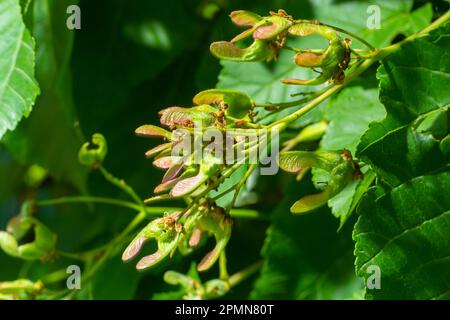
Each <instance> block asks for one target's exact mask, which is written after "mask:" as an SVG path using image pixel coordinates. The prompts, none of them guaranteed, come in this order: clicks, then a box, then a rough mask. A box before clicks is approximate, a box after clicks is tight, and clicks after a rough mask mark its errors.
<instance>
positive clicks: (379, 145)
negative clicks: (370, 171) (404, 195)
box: [357, 24, 450, 186]
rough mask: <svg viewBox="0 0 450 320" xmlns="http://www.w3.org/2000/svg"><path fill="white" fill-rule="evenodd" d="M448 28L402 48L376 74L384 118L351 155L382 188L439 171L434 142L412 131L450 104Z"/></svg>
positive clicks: (442, 157)
mask: <svg viewBox="0 0 450 320" xmlns="http://www.w3.org/2000/svg"><path fill="white" fill-rule="evenodd" d="M449 34H450V25H449V24H447V26H446V27H442V28H440V29H438V30H436V31H435V32H433V33H432V34H431V35H430V36H427V37H422V38H419V39H417V40H415V41H414V42H412V43H409V44H406V45H405V46H404V47H403V48H402V49H401V50H400V51H398V52H396V53H394V54H393V55H391V56H390V57H388V58H387V59H386V60H385V61H384V62H383V66H382V67H380V69H379V70H378V78H379V80H380V100H381V102H382V103H383V104H384V105H385V107H386V110H387V116H386V118H385V119H384V120H383V121H381V122H375V123H372V124H371V125H370V129H369V130H368V131H367V132H366V133H365V134H364V136H363V137H362V139H361V143H360V144H359V146H358V152H357V155H358V157H359V158H361V159H363V160H364V161H365V162H367V163H369V164H370V165H371V166H372V167H373V168H374V169H375V171H376V172H377V174H378V175H379V176H380V177H381V178H382V179H383V180H385V181H386V182H387V183H388V184H390V185H392V186H395V185H398V184H400V183H402V182H403V181H406V180H408V179H410V178H412V177H415V176H419V175H422V174H425V173H427V172H431V171H433V170H436V169H438V168H442V167H444V166H445V165H446V164H447V163H448V158H446V157H445V155H443V154H442V152H441V150H440V149H439V141H437V140H436V139H435V138H434V137H433V136H432V134H430V133H428V132H420V131H418V130H416V128H417V119H418V118H419V117H420V116H422V115H424V114H427V113H429V112H431V111H433V110H437V109H439V108H444V107H446V106H447V105H448V104H449V103H450V95H449V94H448V88H449V87H450V75H449V72H450V54H449V52H450V42H449V41H448V36H449Z"/></svg>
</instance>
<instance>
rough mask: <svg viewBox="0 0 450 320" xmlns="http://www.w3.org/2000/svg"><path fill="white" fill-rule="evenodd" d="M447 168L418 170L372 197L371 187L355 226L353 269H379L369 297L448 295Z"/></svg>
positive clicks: (360, 271) (449, 182)
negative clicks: (378, 279)
mask: <svg viewBox="0 0 450 320" xmlns="http://www.w3.org/2000/svg"><path fill="white" fill-rule="evenodd" d="M448 190H450V173H449V172H446V173H441V174H438V175H434V176H423V177H419V178H416V179H413V180H412V181H410V182H408V183H405V184H402V185H400V186H399V187H397V188H394V189H393V190H392V191H391V192H390V193H388V194H386V195H384V196H382V197H380V198H377V197H376V195H375V194H374V192H370V193H369V195H368V196H367V198H366V199H365V200H364V201H363V204H362V205H361V207H360V208H359V210H358V212H359V214H360V215H361V216H360V218H359V220H358V223H357V224H356V226H355V230H354V234H353V238H354V239H355V241H356V248H355V255H356V271H357V274H358V275H359V276H361V277H364V278H365V279H366V280H367V278H368V277H369V276H370V275H371V273H370V272H369V273H368V272H367V268H368V267H369V266H371V265H376V266H378V267H379V268H380V271H381V289H371V290H370V289H367V290H366V297H367V298H371V299H445V298H447V299H448V298H450V294H449V288H450V259H449V256H450V234H449V232H448V231H449V228H450V198H449V197H446V196H444V195H445V194H448Z"/></svg>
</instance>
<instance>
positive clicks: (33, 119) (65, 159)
mask: <svg viewBox="0 0 450 320" xmlns="http://www.w3.org/2000/svg"><path fill="white" fill-rule="evenodd" d="M396 1H399V2H404V3H405V5H406V6H407V7H408V6H409V4H411V6H412V9H413V10H415V9H417V8H420V7H421V6H423V5H424V4H425V2H426V1H402V0H392V1H384V2H385V3H395V2H396ZM354 2H355V1H353V2H352V1H346V0H334V1H332V0H311V1H308V0H297V1H289V0H260V1H248V0H247V1H244V0H229V1H227V0H215V1H212V0H204V1H195V0H178V1H177V0H165V1H148V0H132V1H124V0H109V1H102V0H95V1H93V0H81V1H78V2H77V1H75V0H53V1H52V0H33V1H31V2H30V4H29V7H28V10H27V11H26V14H25V22H26V25H27V27H28V28H29V29H30V31H31V32H32V34H33V36H34V38H35V40H36V77H37V80H38V82H39V84H40V89H41V94H40V95H39V96H38V98H37V101H36V104H35V106H34V108H33V111H32V112H31V114H30V116H29V117H28V118H27V119H24V120H23V121H22V122H21V123H20V124H19V126H18V128H17V130H15V131H14V132H10V133H8V134H7V135H6V136H5V138H4V139H3V140H2V142H1V144H0V229H4V226H5V225H6V223H7V221H8V220H9V219H10V218H11V217H12V216H13V215H15V214H17V213H18V212H19V210H20V205H21V203H23V201H24V200H26V199H36V198H39V199H49V198H54V197H59V196H64V195H76V194H95V195H99V196H109V197H113V198H126V196H125V195H123V194H122V193H120V192H118V191H117V190H116V189H114V188H113V187H111V186H110V185H109V184H108V183H106V182H105V181H104V180H103V178H102V177H101V176H100V174H99V173H98V172H91V173H89V172H88V171H87V170H86V169H85V168H84V167H82V166H81V165H79V164H78V160H77V153H78V150H79V147H80V146H81V144H82V143H83V142H84V141H85V140H87V139H88V138H89V137H90V136H91V135H92V134H93V133H95V132H100V133H102V134H103V135H104V136H105V137H106V139H107V141H108V146H109V151H108V156H107V158H106V161H105V167H106V168H108V169H109V170H110V171H111V172H113V173H114V174H115V175H116V176H118V177H120V178H124V179H125V180H126V181H127V182H128V183H129V184H130V185H132V186H133V187H134V188H135V190H136V191H137V192H138V193H139V194H140V195H141V197H143V198H145V197H147V196H150V195H151V193H152V190H153V188H154V186H155V185H156V184H157V183H158V181H160V179H161V177H162V173H161V172H159V171H157V170H155V169H154V168H153V167H152V165H151V161H149V160H147V159H146V158H145V156H144V153H145V151H146V150H148V149H149V148H150V147H151V146H152V145H154V144H155V143H156V142H153V141H148V140H145V139H142V138H137V137H135V135H134V129H135V128H137V127H138V126H140V125H142V124H147V123H154V124H157V123H158V120H159V119H158V111H159V110H160V109H162V108H165V107H168V106H172V105H178V106H190V105H191V100H192V97H193V96H194V95H195V94H196V93H197V92H198V91H201V90H204V89H208V88H213V87H215V86H216V84H217V82H218V77H219V73H220V72H221V69H222V66H221V64H220V62H219V61H218V60H217V59H215V58H214V57H213V56H212V55H211V54H210V52H209V45H210V43H211V42H212V41H217V40H225V39H227V40H228V39H231V38H232V37H233V36H234V35H235V34H236V33H237V32H238V31H239V29H238V28H236V27H235V26H233V25H232V24H231V23H230V21H229V18H228V14H229V13H230V12H231V11H233V10H237V9H246V10H251V11H255V12H257V13H259V14H262V15H264V14H267V13H268V12H269V11H270V10H277V9H279V8H283V9H285V10H286V11H287V12H288V13H290V14H291V15H294V16H295V17H296V18H305V19H312V18H315V17H324V16H325V17H330V19H334V21H335V22H336V23H338V24H339V25H340V26H347V27H348V25H350V28H352V27H351V24H352V23H353V24H355V23H356V22H355V19H353V17H352V16H351V15H349V14H348V12H345V11H338V13H336V14H335V15H334V16H329V14H330V13H329V12H328V11H329V10H328V9H329V8H328V6H330V5H335V6H340V5H342V4H343V5H346V3H354ZM356 2H359V1H356ZM361 2H364V5H365V6H367V3H368V2H367V1H361ZM378 2H380V1H378ZM381 2H383V1H381ZM428 2H430V3H432V6H433V10H434V12H435V13H436V12H440V11H444V10H445V9H446V3H445V2H444V1H440V0H436V1H428ZM71 4H78V5H79V6H80V8H81V30H68V29H67V28H66V19H67V17H68V14H67V13H66V9H67V7H68V6H69V5H71ZM394 6H395V5H394ZM406 10H409V8H407V9H406ZM327 15H328V16H327ZM356 20H357V19H356ZM325 22H328V20H325ZM402 36H404V35H402V34H401V33H400V34H393V35H390V37H389V39H388V41H387V42H388V43H389V42H391V41H395V39H396V37H400V38H401V37H402ZM264 68H266V69H267V71H268V72H269V73H271V72H272V71H273V68H274V66H273V65H267V66H265V67H264ZM373 71H374V70H372V73H371V74H370V75H368V76H367V83H370V80H373V79H374V78H373V74H374V72H373ZM271 74H272V73H271ZM274 74H275V75H274V79H276V78H280V77H279V76H278V75H277V74H276V72H275V73H274ZM254 80H255V82H257V81H259V79H257V78H255V79H254ZM252 81H253V80H252V79H251V77H250V82H252ZM250 85H251V83H250ZM368 85H369V84H368ZM259 90H264V88H263V87H261V88H260V89H259ZM283 94H284V96H285V97H287V96H288V94H287V92H285V93H283ZM283 94H281V96H283ZM300 188H304V189H305V190H306V188H308V186H302V187H299V186H298V185H296V184H295V182H293V181H292V179H290V178H289V179H287V177H286V176H285V175H281V176H277V177H264V178H263V179H260V180H259V183H258V186H257V193H258V194H260V195H264V196H263V197H260V198H259V199H258V201H257V202H256V203H255V204H253V206H252V208H254V209H258V210H260V211H261V212H262V214H263V215H266V216H267V217H268V219H269V216H271V215H272V214H273V213H274V212H275V214H276V212H281V213H282V214H288V203H289V201H291V200H292V199H295V198H296V197H298V196H297V195H298V194H299V193H301V192H305V190H303V189H302V190H301V189H300ZM286 190H294V191H293V192H291V193H294V195H293V196H291V195H289V192H286ZM289 197H291V198H292V199H286V200H284V201H283V203H280V199H285V198H289ZM283 206H284V207H283ZM323 211H324V212H321V213H318V214H317V215H316V216H318V217H319V218H317V217H313V218H306V219H307V220H308V219H309V220H308V221H306V220H305V221H306V222H304V223H302V224H298V225H296V226H297V227H298V228H297V229H292V232H293V233H302V232H305V233H307V232H308V231H309V230H311V228H312V230H315V229H314V228H317V230H320V232H322V234H320V237H321V239H325V240H324V241H329V242H336V243H340V242H339V241H341V242H342V243H344V245H345V246H348V248H349V249H348V250H346V251H345V252H346V255H347V256H348V259H347V260H345V261H341V262H338V263H339V264H342V265H343V266H344V267H343V270H345V272H340V273H339V275H337V276H336V279H337V280H336V281H337V282H336V283H337V284H336V285H341V284H342V283H344V284H345V285H343V286H342V288H344V289H342V290H344V291H345V290H347V289H348V288H359V282H358V280H357V279H355V278H354V275H352V274H353V256H352V247H351V246H349V245H351V237H350V233H349V232H347V233H346V231H344V232H343V234H341V235H340V236H339V237H340V238H339V239H338V238H337V236H336V233H335V230H336V227H337V224H338V222H337V221H335V219H334V218H333V217H332V216H331V215H329V212H328V209H324V210H323ZM132 217H133V212H130V211H129V210H127V209H120V208H117V207H111V206H103V205H91V206H86V205H77V204H73V205H61V206H57V207H56V206H55V207H45V208H40V209H39V218H40V220H42V221H43V222H44V223H45V224H46V225H48V226H49V227H50V228H51V229H52V230H54V231H55V232H56V233H57V234H58V247H59V248H60V249H61V250H63V251H69V252H78V251H83V250H87V249H90V248H93V247H96V246H99V245H101V244H104V243H107V242H108V241H109V240H110V239H111V238H112V237H113V236H114V235H116V234H117V233H118V232H120V231H121V230H122V229H123V228H124V226H125V225H126V224H127V223H128V222H129V221H130V219H131V218H132ZM268 219H267V220H264V219H262V220H252V221H250V220H239V221H236V223H235V228H234V230H233V235H232V238H231V241H230V244H229V246H228V248H227V253H228V261H229V263H230V266H229V269H230V272H233V271H238V270H239V269H242V268H244V267H246V266H247V265H249V264H251V263H253V262H255V261H257V260H259V259H260V258H261V249H262V247H263V243H264V239H265V237H266V230H267V228H268V226H269V221H268ZM289 224H291V221H286V220H283V222H280V228H281V229H283V228H285V227H287V226H289ZM328 230H330V231H329V232H328ZM349 230H351V228H349ZM273 232H276V230H275V231H273ZM316 235H317V233H316ZM313 238H314V237H313ZM313 238H312V239H313ZM291 240H292V239H291ZM289 241H290V239H289V238H287V239H286V246H292V247H293V246H295V245H296V244H293V243H290V242H289ZM312 242H314V241H312ZM312 242H310V243H312ZM299 246H300V247H301V248H302V250H303V251H302V252H301V253H299V252H296V251H295V250H294V251H291V252H290V253H289V252H288V253H286V254H292V255H295V254H297V253H298V254H299V257H298V258H295V259H296V260H295V261H290V260H283V261H277V260H276V259H275V260H274V261H273V263H274V264H277V263H283V264H290V263H294V262H298V259H302V255H308V254H310V255H312V256H314V258H312V260H311V261H309V262H307V263H306V264H303V265H301V264H299V265H298V266H296V265H293V268H292V269H291V270H290V271H289V272H292V274H295V273H297V271H298V272H300V270H304V271H305V270H306V271H305V272H307V273H304V277H303V279H304V282H305V283H306V282H314V281H315V279H316V275H317V273H318V271H317V270H319V269H325V268H326V267H327V266H328V264H329V263H330V261H329V260H327V258H326V257H325V256H326V254H325V253H324V252H334V251H335V248H334V247H330V248H328V247H323V246H319V245H317V244H311V245H307V244H304V245H299ZM302 246H303V247H302ZM122 249H123V248H118V253H120V252H121V251H122ZM207 250H208V248H204V250H200V252H198V253H195V254H194V255H192V256H190V257H188V258H183V257H181V256H180V255H176V256H175V257H174V258H173V259H171V260H170V261H167V262H165V263H163V264H161V265H159V266H158V267H156V268H155V269H153V270H151V271H149V272H145V273H138V272H136V271H135V269H134V264H133V263H131V264H123V263H122V262H121V260H120V259H119V256H116V257H115V258H113V259H111V260H110V261H109V262H108V263H107V264H106V265H105V267H104V269H103V270H102V271H101V272H99V273H98V274H97V275H96V276H95V277H94V279H93V281H92V283H91V284H89V286H90V288H89V290H88V293H86V295H87V297H91V298H95V299H112V298H113V299H132V298H138V299H149V298H161V297H163V298H165V297H176V295H173V296H171V295H170V294H169V293H167V292H173V291H174V290H176V289H174V288H171V287H170V286H168V285H167V284H165V283H164V282H163V281H162V274H163V272H164V271H165V270H168V269H173V270H177V271H180V272H183V273H185V272H186V271H187V270H188V269H189V267H190V263H191V261H199V260H200V259H201V257H202V256H203V255H204V253H205V252H206V251H207ZM270 250H274V251H276V250H282V248H281V249H278V248H271V249H270ZM298 250H301V249H298ZM70 263H73V262H71V261H70V260H69V259H65V258H63V259H58V260H57V261H54V262H51V263H45V264H44V263H40V262H23V261H21V260H18V259H14V258H11V257H9V256H6V255H5V254H4V253H3V252H0V281H5V280H12V279H16V278H18V277H27V278H30V279H40V278H41V277H43V276H44V275H45V274H46V273H48V272H49V271H53V270H58V269H61V268H62V267H64V266H66V265H68V264H70ZM302 268H303V269H302ZM317 268H319V269H317ZM216 272H217V270H213V271H212V273H211V274H214V275H215V273H216ZM286 272H287V271H286ZM206 277H207V276H206ZM338 278H339V279H340V278H343V279H344V280H343V282H342V283H341V282H339V281H340V280H339V279H338ZM254 280H255V277H254V278H252V279H250V280H249V281H246V282H244V283H243V284H241V285H240V286H239V287H238V288H239V289H237V290H232V291H231V292H230V294H229V295H227V296H226V297H227V298H241V299H244V298H248V297H250V296H252V297H266V298H292V297H294V295H291V293H288V292H294V291H295V288H291V290H290V291H288V290H286V289H285V288H277V287H276V285H277V279H276V275H275V276H273V277H272V278H271V279H270V278H268V279H266V281H268V282H267V283H266V284H265V286H267V287H271V290H272V291H270V292H271V293H270V294H267V295H264V294H260V295H258V294H256V295H255V294H254V293H253V295H251V292H252V290H254V287H255V284H254ZM300 284H301V282H299V285H300ZM293 285H294V284H293ZM259 286H262V284H261V283H260V284H259ZM346 288H347V289H346ZM277 290H278V291H277ZM311 290H312V289H311ZM349 290H350V289H348V290H347V291H349ZM352 290H353V289H352ZM347 291H346V292H347ZM350 291H351V290H350ZM302 292H303V297H305V298H320V297H322V298H332V297H335V296H334V294H335V293H336V290H331V291H327V290H324V291H321V293H320V294H318V293H317V292H316V291H314V290H312V291H311V292H309V293H308V290H304V291H302ZM160 293H164V294H160ZM296 297H299V296H298V295H297V296H296Z"/></svg>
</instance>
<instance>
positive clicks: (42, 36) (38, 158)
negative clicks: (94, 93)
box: [4, 0, 87, 190]
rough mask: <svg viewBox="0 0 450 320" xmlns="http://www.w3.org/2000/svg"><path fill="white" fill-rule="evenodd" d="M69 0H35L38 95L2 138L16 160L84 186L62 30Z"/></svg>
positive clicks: (67, 40)
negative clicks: (24, 117) (27, 112)
mask: <svg viewBox="0 0 450 320" xmlns="http://www.w3.org/2000/svg"><path fill="white" fill-rule="evenodd" d="M71 4H74V2H73V1H69V0H64V1H60V0H42V1H34V2H33V3H32V4H31V5H30V8H29V9H28V11H29V14H30V15H32V18H33V19H32V23H33V26H32V27H33V28H32V30H33V36H34V38H35V39H36V77H37V79H38V81H39V83H40V85H41V89H42V94H41V96H40V97H39V98H38V99H37V101H36V107H35V109H34V112H33V113H32V114H31V116H30V118H29V119H27V120H26V121H23V122H22V123H21V124H20V125H19V126H18V128H17V130H15V131H14V132H11V133H10V134H8V135H7V136H6V137H5V141H4V142H5V145H6V147H7V149H8V151H9V152H10V153H11V154H12V155H13V156H14V157H15V158H16V159H18V160H19V161H20V162H21V163H26V164H31V163H37V164H39V165H40V166H42V167H44V168H46V169H48V170H49V173H50V175H51V176H52V177H54V178H56V179H58V180H62V181H64V182H69V183H71V184H72V185H73V186H75V187H77V188H78V189H81V190H83V189H84V188H85V182H86V172H87V170H86V169H85V168H84V167H83V166H82V165H81V164H79V163H78V159H77V155H78V150H79V148H80V146H81V144H82V143H83V141H84V139H83V137H82V134H81V132H80V129H79V127H78V119H77V116H76V113H75V108H74V103H73V99H72V89H71V87H72V83H71V72H70V65H69V63H70V57H71V53H72V44H73V35H74V33H73V31H70V30H68V29H67V26H66V19H67V13H66V10H67V7H68V6H69V5H71Z"/></svg>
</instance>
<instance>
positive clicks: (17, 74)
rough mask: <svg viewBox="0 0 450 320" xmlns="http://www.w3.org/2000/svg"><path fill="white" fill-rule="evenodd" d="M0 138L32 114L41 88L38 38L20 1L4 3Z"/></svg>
mask: <svg viewBox="0 0 450 320" xmlns="http://www.w3.org/2000/svg"><path fill="white" fill-rule="evenodd" d="M0 34H1V36H2V41H1V42H0V52H1V59H0V138H1V137H2V136H3V135H4V134H5V132H6V131H7V130H13V129H14V128H15V127H16V125H17V123H18V122H19V121H20V119H22V117H23V116H25V117H28V115H29V114H30V112H31V108H32V106H33V103H34V100H35V99H36V96H37V95H38V93H39V87H38V85H37V83H36V80H35V79H34V41H33V39H32V37H31V35H30V32H29V31H28V30H27V28H26V27H25V24H24V23H23V21H22V15H21V9H20V3H19V0H2V1H1V2H0Z"/></svg>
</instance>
